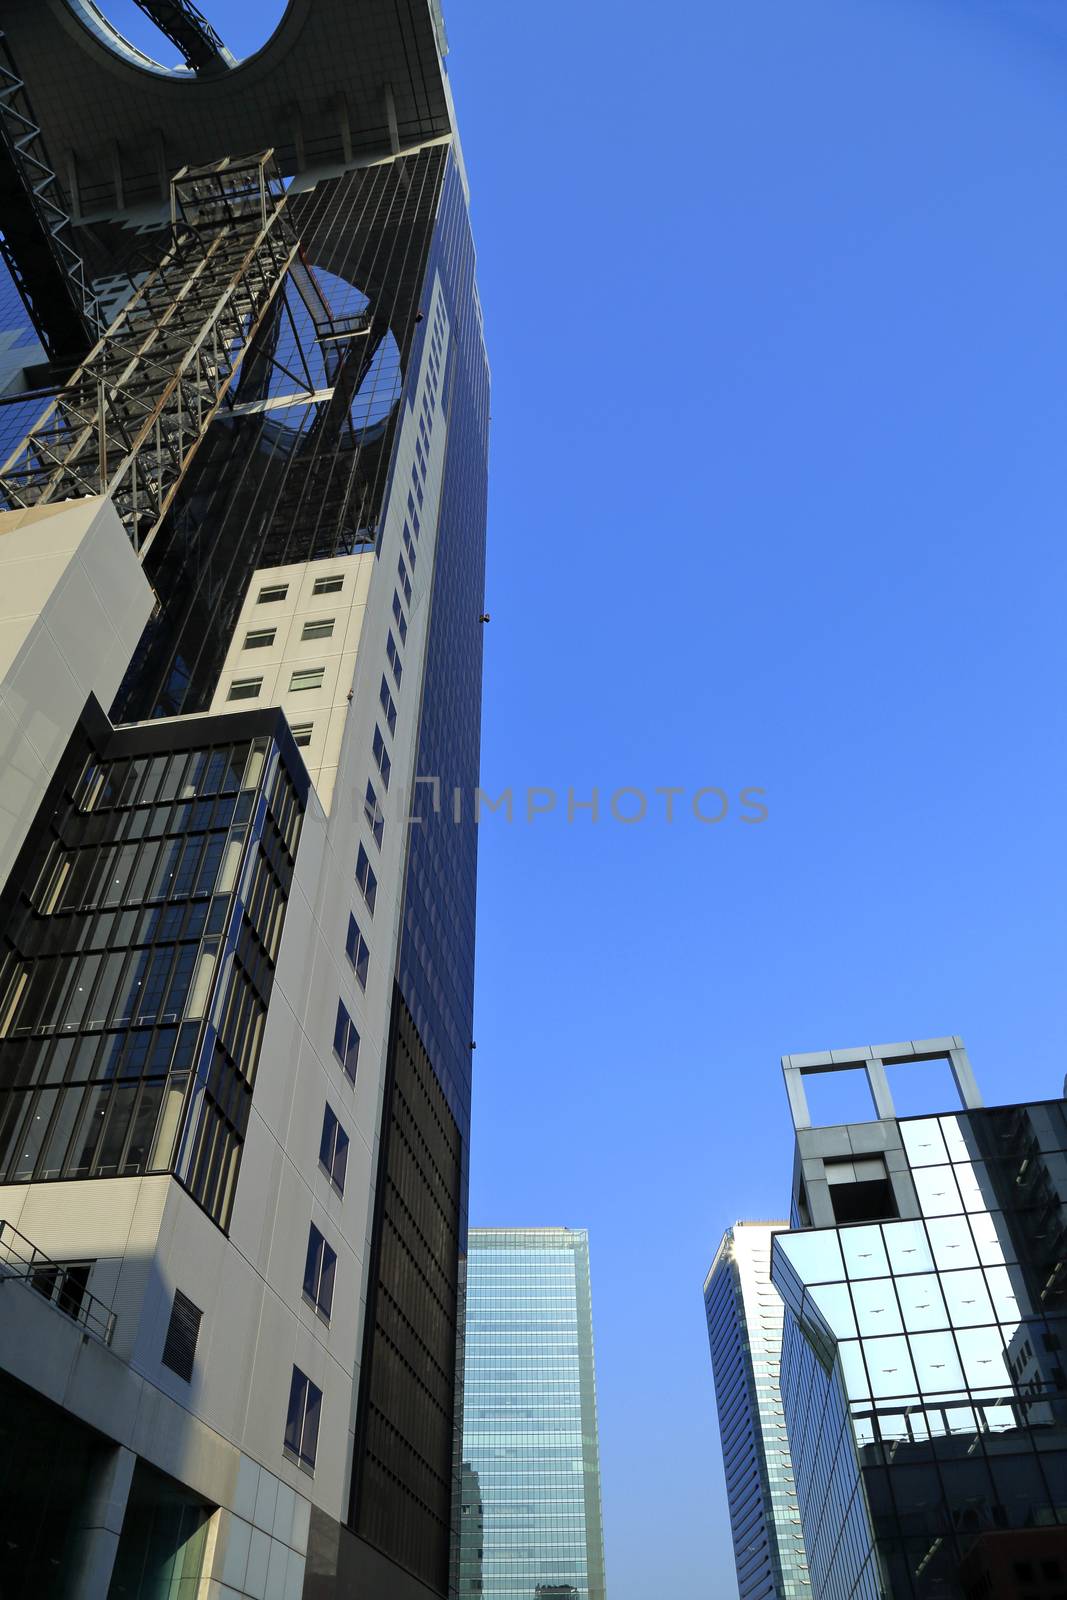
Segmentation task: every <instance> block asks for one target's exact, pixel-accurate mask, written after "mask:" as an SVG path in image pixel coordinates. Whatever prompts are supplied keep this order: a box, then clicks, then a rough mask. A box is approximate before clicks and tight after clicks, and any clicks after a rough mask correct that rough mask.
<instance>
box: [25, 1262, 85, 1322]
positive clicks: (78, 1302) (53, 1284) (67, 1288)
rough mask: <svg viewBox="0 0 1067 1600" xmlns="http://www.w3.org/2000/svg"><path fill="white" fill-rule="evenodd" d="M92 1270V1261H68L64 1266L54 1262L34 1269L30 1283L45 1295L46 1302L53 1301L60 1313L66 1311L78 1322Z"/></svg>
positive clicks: (39, 1292)
mask: <svg viewBox="0 0 1067 1600" xmlns="http://www.w3.org/2000/svg"><path fill="white" fill-rule="evenodd" d="M92 1269H93V1263H92V1262H91V1261H75V1262H71V1261H67V1262H63V1263H62V1264H61V1263H59V1262H57V1261H52V1262H49V1264H48V1266H46V1267H34V1268H33V1270H32V1271H31V1273H30V1283H31V1284H32V1285H33V1287H34V1288H35V1289H36V1290H37V1293H38V1294H43V1295H44V1297H45V1299H46V1300H53V1301H54V1302H55V1304H56V1305H57V1306H58V1307H59V1309H60V1311H65V1312H66V1314H67V1316H68V1317H73V1318H74V1321H75V1322H77V1321H79V1312H80V1311H81V1308H82V1301H83V1300H84V1299H85V1291H86V1289H87V1288H88V1287H89V1274H90V1272H91V1271H92Z"/></svg>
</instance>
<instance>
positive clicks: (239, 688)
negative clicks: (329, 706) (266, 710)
mask: <svg viewBox="0 0 1067 1600" xmlns="http://www.w3.org/2000/svg"><path fill="white" fill-rule="evenodd" d="M325 676H326V668H325V667H298V668H297V669H296V670H295V671H294V672H293V673H292V674H291V676H290V678H289V693H290V694H300V693H301V692H302V691H304V690H306V689H321V688H322V682H323V679H324V678H325ZM262 688H263V674H262V673H260V674H259V675H258V677H254V678H234V679H233V681H232V683H231V684H230V689H229V693H228V694H227V696H226V698H227V700H258V698H259V694H260V690H261V689H262Z"/></svg>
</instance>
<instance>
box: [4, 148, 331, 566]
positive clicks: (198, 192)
mask: <svg viewBox="0 0 1067 1600" xmlns="http://www.w3.org/2000/svg"><path fill="white" fill-rule="evenodd" d="M171 222H172V226H173V243H172V245H171V247H170V249H169V250H168V251H167V253H166V255H165V256H164V257H163V259H162V261H161V262H160V263H159V265H158V267H156V269H155V270H154V271H153V272H152V273H151V274H150V275H149V276H148V277H147V278H146V279H145V280H144V282H143V283H142V284H141V285H140V287H139V288H138V289H137V290H136V292H135V293H134V294H133V295H132V297H131V298H130V300H129V301H128V302H127V303H126V305H125V307H124V308H123V310H122V311H121V312H120V313H119V315H118V317H117V318H116V319H115V321H114V322H113V323H112V325H111V327H110V328H109V329H108V331H107V332H106V333H105V334H104V335H103V337H102V338H101V339H99V341H98V342H97V344H96V345H95V346H94V347H93V349H92V350H91V351H90V352H89V354H88V356H87V357H86V358H85V360H84V361H83V363H82V364H81V366H80V367H79V368H78V369H77V371H76V372H75V373H74V374H73V376H72V377H71V378H70V380H69V381H68V382H67V383H65V384H64V385H63V386H62V387H60V388H58V389H57V390H56V391H55V392H54V393H53V395H52V399H51V403H50V404H49V406H48V408H47V410H46V411H45V412H44V413H43V415H42V416H41V417H40V418H39V419H38V421H37V423H36V424H35V425H34V427H33V429H32V431H31V432H30V433H29V434H28V435H27V437H26V438H25V439H23V441H22V443H21V444H20V445H19V447H18V448H17V449H16V450H15V452H14V454H13V455H11V456H10V457H9V459H8V460H7V461H6V462H5V463H4V465H3V467H0V504H2V505H3V506H5V507H7V508H8V509H16V508H19V507H30V506H39V505H43V504H46V503H52V502H56V501H59V500H65V499H76V498H80V497H82V496H86V495H99V494H107V495H110V497H111V499H112V500H113V502H114V504H115V507H116V509H117V511H118V513H119V516H120V517H121V518H122V521H123V522H124V523H125V525H126V528H127V530H128V532H129V535H130V539H131V541H132V542H133V546H134V548H135V549H136V550H137V551H138V552H139V553H140V554H142V555H143V554H144V553H145V551H146V550H147V549H148V547H149V545H150V544H151V542H152V539H153V538H154V536H155V534H156V532H157V530H158V528H159V525H160V523H161V521H162V519H163V517H164V515H165V513H166V511H167V508H168V506H169V505H170V503H171V500H172V499H173V497H174V494H175V491H176V490H177V488H178V485H179V484H180V483H181V481H182V478H183V476H184V474H185V471H186V469H187V467H188V465H189V462H190V460H191V459H192V456H193V454H194V452H195V451H196V449H197V447H198V445H199V444H200V442H201V440H202V439H203V437H204V434H205V432H206V431H207V428H208V426H209V424H210V422H211V420H212V418H213V417H214V415H215V413H216V412H217V410H218V408H219V406H220V405H221V404H222V402H223V400H224V398H225V397H226V395H227V393H228V391H229V390H230V388H231V386H232V385H233V383H234V380H235V377H236V375H237V372H238V370H239V368H240V366H241V362H242V360H243V359H244V356H245V354H246V353H247V351H248V349H249V346H250V344H251V342H252V340H253V338H254V337H255V334H256V330H257V329H258V328H259V326H260V323H261V321H262V320H263V317H264V315H265V313H266V311H267V309H268V307H269V306H270V304H271V302H272V300H273V299H274V297H275V295H276V294H277V292H278V290H279V288H280V286H281V285H282V283H283V282H284V280H285V276H286V273H287V272H288V270H289V268H290V267H291V266H292V264H293V261H294V259H295V257H296V254H297V251H298V248H299V245H298V241H297V237H296V234H295V232H294V230H293V228H292V225H291V222H290V219H289V216H288V213H287V210H286V203H285V189H284V187H283V185H282V181H281V179H280V177H279V176H278V173H277V169H276V168H275V166H274V161H273V153H272V152H271V151H266V152H264V153H263V154H261V155H257V156H253V157H249V158H247V159H245V160H232V159H227V160H224V161H218V162H214V163H212V164H211V165H210V166H207V167H199V168H195V169H191V168H183V169H182V171H181V172H179V173H178V174H177V175H176V176H175V177H174V179H173V180H172V183H171ZM20 398H21V400H22V401H23V403H24V402H25V397H24V396H23V397H20Z"/></svg>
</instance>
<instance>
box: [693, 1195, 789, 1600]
mask: <svg viewBox="0 0 1067 1600" xmlns="http://www.w3.org/2000/svg"><path fill="white" fill-rule="evenodd" d="M788 1226H789V1224H788V1223H786V1222H737V1223H735V1224H734V1226H733V1227H732V1228H727V1230H726V1232H725V1233H724V1234H723V1238H722V1243H721V1244H720V1245H719V1248H718V1250H717V1251H716V1253H715V1260H714V1261H713V1262H712V1264H711V1271H710V1272H709V1273H708V1276H707V1279H706V1281H705V1283H704V1309H705V1311H706V1312H707V1318H708V1338H709V1340H710V1343H711V1366H712V1371H713V1373H714V1375H715V1399H716V1402H717V1405H718V1411H719V1437H720V1440H721V1443H722V1455H723V1466H724V1468H725V1471H726V1494H727V1498H728V1500H729V1504H730V1528H731V1531H732V1533H733V1541H734V1562H735V1564H736V1566H737V1588H738V1593H739V1595H740V1600H786V1597H787V1596H788V1600H796V1597H803V1600H806V1597H808V1596H810V1594H811V1584H810V1582H809V1580H808V1564H807V1559H806V1557H805V1555H804V1538H803V1534H802V1533H801V1528H800V1514H799V1511H798V1509H797V1496H796V1488H795V1487H794V1483H793V1468H792V1463H791V1461H790V1458H789V1440H788V1438H787V1436H786V1431H785V1417H784V1415H783V1413H782V1395H781V1390H780V1389H779V1387H778V1369H779V1363H780V1361H781V1355H782V1310H783V1308H782V1301H781V1298H780V1296H779V1294H778V1291H777V1289H776V1288H775V1287H774V1285H773V1284H772V1282H771V1241H772V1239H773V1236H774V1234H775V1233H777V1232H778V1231H779V1230H781V1229H782V1228H787V1227H788Z"/></svg>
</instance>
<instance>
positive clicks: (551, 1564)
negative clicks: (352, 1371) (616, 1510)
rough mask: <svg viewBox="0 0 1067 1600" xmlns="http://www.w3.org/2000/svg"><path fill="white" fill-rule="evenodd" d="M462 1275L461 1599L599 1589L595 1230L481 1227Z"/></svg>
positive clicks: (565, 1597) (599, 1597) (580, 1596)
mask: <svg viewBox="0 0 1067 1600" xmlns="http://www.w3.org/2000/svg"><path fill="white" fill-rule="evenodd" d="M466 1281H467V1291H466V1302H467V1312H466V1327H467V1339H466V1376H465V1382H466V1399H465V1404H464V1408H463V1412H464V1418H463V1460H464V1464H465V1465H464V1473H465V1481H467V1482H469V1483H471V1484H472V1485H476V1487H477V1495H475V1493H474V1492H473V1489H472V1492H471V1495H470V1497H469V1498H466V1497H465V1499H464V1504H463V1506H462V1515H461V1517H460V1536H459V1569H460V1571H461V1572H462V1573H464V1574H465V1578H466V1584H467V1587H466V1588H464V1589H462V1590H461V1600H463V1597H466V1596H467V1595H469V1594H470V1593H472V1592H474V1591H479V1592H481V1593H482V1594H484V1595H485V1596H486V1597H488V1600H604V1597H605V1593H606V1590H605V1579H604V1533H603V1524H602V1521H601V1514H600V1445H599V1439H598V1435H597V1420H596V1378H595V1371H594V1365H593V1312H592V1301H591V1298H590V1287H589V1236H588V1234H587V1233H586V1232H585V1230H584V1229H581V1228H576V1229H572V1228H472V1229H471V1230H470V1234H469V1238H468V1247H467V1280H466ZM468 1475H469V1476H468Z"/></svg>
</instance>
